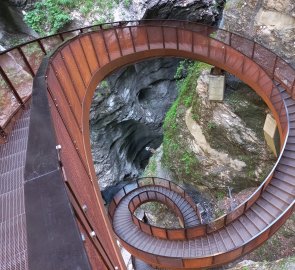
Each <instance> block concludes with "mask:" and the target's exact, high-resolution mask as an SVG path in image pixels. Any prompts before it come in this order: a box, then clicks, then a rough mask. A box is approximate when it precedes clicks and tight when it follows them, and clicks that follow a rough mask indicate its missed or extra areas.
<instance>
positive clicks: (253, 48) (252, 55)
mask: <svg viewBox="0 0 295 270" xmlns="http://www.w3.org/2000/svg"><path fill="white" fill-rule="evenodd" d="M253 42H254V44H253V47H252V53H251V59H253V58H254V52H255V47H256V42H255V41H253Z"/></svg>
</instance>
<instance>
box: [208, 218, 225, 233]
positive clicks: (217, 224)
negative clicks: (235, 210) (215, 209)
mask: <svg viewBox="0 0 295 270" xmlns="http://www.w3.org/2000/svg"><path fill="white" fill-rule="evenodd" d="M224 224H225V216H222V217H220V218H218V219H216V220H214V221H213V222H211V223H208V224H207V233H211V232H214V231H217V230H219V229H220V228H222V227H223V226H224Z"/></svg>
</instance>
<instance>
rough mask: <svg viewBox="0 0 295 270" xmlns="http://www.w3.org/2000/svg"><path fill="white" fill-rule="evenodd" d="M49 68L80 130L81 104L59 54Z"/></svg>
mask: <svg viewBox="0 0 295 270" xmlns="http://www.w3.org/2000/svg"><path fill="white" fill-rule="evenodd" d="M51 68H52V69H53V71H54V73H55V77H56V78H57V80H58V82H59V85H60V87H61V89H62V91H63V94H64V96H65V98H66V100H67V103H68V107H70V108H71V111H72V114H73V115H74V116H75V119H76V121H77V123H78V125H79V127H80V128H81V126H82V123H81V119H80V116H81V114H82V108H81V103H80V101H79V98H78V96H77V93H76V89H75V87H74V85H73V83H72V81H71V77H70V76H69V73H68V71H67V68H66V66H65V64H64V62H63V59H62V56H61V54H60V53H59V54H57V55H56V56H55V58H54V61H52V62H51Z"/></svg>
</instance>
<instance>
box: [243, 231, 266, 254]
mask: <svg viewBox="0 0 295 270" xmlns="http://www.w3.org/2000/svg"><path fill="white" fill-rule="evenodd" d="M268 238H269V229H268V230H266V231H265V232H264V233H262V234H260V235H259V236H258V237H256V238H254V239H253V240H252V241H250V242H248V243H247V244H246V245H245V246H244V249H243V254H246V253H248V252H250V251H252V250H253V249H254V248H256V247H258V246H260V245H261V244H262V243H263V242H265V241H266V240H267V239H268Z"/></svg>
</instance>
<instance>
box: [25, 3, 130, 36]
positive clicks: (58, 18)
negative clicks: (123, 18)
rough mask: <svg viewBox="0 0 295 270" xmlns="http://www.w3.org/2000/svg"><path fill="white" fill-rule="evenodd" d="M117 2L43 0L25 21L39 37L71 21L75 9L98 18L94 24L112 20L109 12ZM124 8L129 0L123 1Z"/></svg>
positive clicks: (26, 16)
mask: <svg viewBox="0 0 295 270" xmlns="http://www.w3.org/2000/svg"><path fill="white" fill-rule="evenodd" d="M119 2H120V1H119V0H111V1H109V0H94V1H92V0H43V1H41V2H38V3H36V4H35V5H34V8H33V9H32V10H31V11H29V12H28V13H27V14H26V15H25V21H26V22H27V24H28V25H29V26H30V27H32V28H33V29H34V30H35V31H36V32H38V33H39V34H41V35H45V34H54V33H56V32H57V31H58V30H59V29H61V28H62V27H63V26H65V24H67V23H68V22H70V21H71V20H72V16H71V12H72V11H73V10H74V9H77V10H79V11H80V12H81V14H82V15H83V16H84V17H90V16H91V17H93V18H94V16H98V17H99V19H96V20H94V21H95V22H96V23H103V22H106V21H111V20H113V14H112V12H111V10H112V9H113V8H114V7H115V6H116V5H118V4H119ZM123 4H124V6H125V7H128V6H129V5H130V4H131V0H123Z"/></svg>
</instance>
